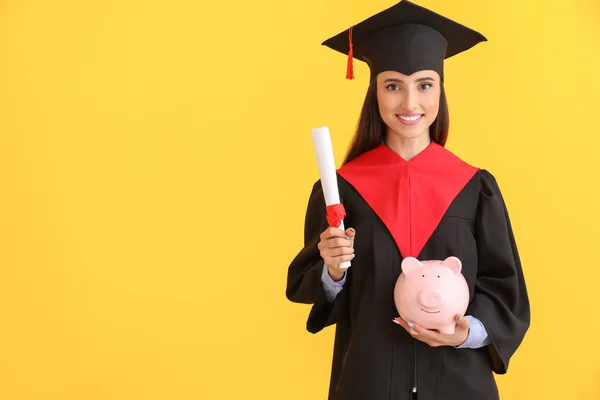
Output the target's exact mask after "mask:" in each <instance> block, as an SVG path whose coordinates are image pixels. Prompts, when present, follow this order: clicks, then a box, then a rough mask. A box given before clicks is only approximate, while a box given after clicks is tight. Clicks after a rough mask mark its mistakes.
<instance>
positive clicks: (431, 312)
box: [421, 308, 440, 314]
mask: <svg viewBox="0 0 600 400" xmlns="http://www.w3.org/2000/svg"><path fill="white" fill-rule="evenodd" d="M421 311H425V312H426V313H427V314H437V313H439V312H440V311H427V310H423V309H422V308H421Z"/></svg>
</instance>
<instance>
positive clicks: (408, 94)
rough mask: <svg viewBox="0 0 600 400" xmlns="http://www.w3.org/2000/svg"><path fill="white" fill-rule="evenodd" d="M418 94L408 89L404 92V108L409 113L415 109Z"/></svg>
mask: <svg viewBox="0 0 600 400" xmlns="http://www.w3.org/2000/svg"><path fill="white" fill-rule="evenodd" d="M415 102H416V94H415V93H413V91H412V90H409V89H407V90H406V91H405V92H404V98H403V99H402V108H404V109H405V110H408V111H412V110H414V109H415V106H416V105H415Z"/></svg>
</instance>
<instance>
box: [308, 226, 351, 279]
mask: <svg viewBox="0 0 600 400" xmlns="http://www.w3.org/2000/svg"><path fill="white" fill-rule="evenodd" d="M355 235H356V232H355V231H354V229H353V228H348V229H346V232H344V231H342V230H341V229H337V228H327V230H326V231H325V232H323V233H321V241H320V242H319V245H318V246H317V247H318V248H319V251H320V252H321V258H323V260H324V261H325V264H326V265H327V270H328V272H329V276H331V279H333V280H334V281H336V282H337V281H340V280H342V278H343V277H344V272H345V271H346V269H342V268H339V265H340V264H341V263H343V262H344V261H350V260H352V259H353V258H354V236H355Z"/></svg>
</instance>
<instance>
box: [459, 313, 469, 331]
mask: <svg viewBox="0 0 600 400" xmlns="http://www.w3.org/2000/svg"><path fill="white" fill-rule="evenodd" d="M470 326H471V323H470V322H469V319H468V318H465V317H464V316H462V315H457V316H456V328H457V329H462V330H466V329H469V327H470Z"/></svg>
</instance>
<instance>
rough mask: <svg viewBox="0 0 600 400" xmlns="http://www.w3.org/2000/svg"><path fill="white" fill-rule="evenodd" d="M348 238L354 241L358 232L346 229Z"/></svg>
mask: <svg viewBox="0 0 600 400" xmlns="http://www.w3.org/2000/svg"><path fill="white" fill-rule="evenodd" d="M346 236H347V237H348V238H350V239H351V240H354V237H355V236H356V231H355V230H354V228H348V229H346Z"/></svg>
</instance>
